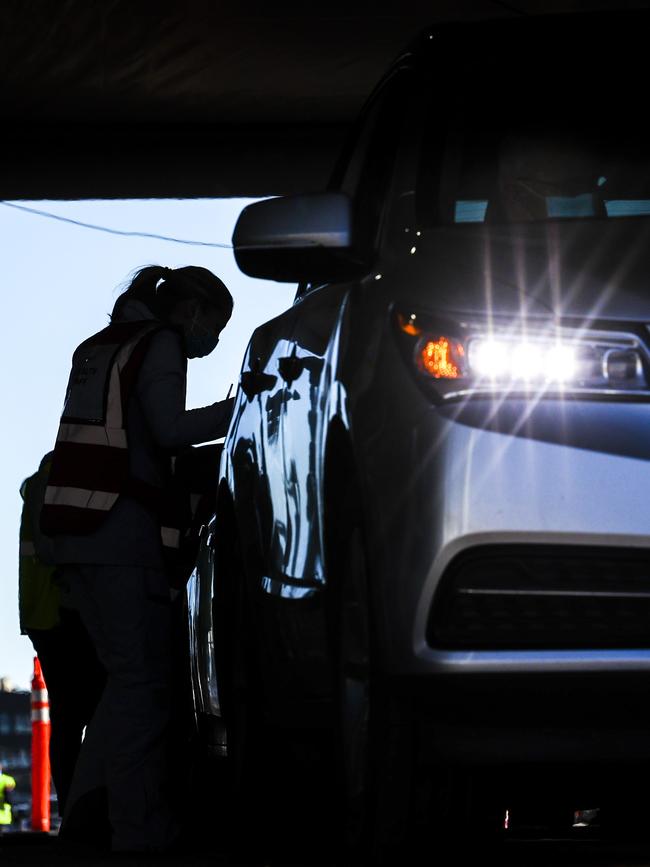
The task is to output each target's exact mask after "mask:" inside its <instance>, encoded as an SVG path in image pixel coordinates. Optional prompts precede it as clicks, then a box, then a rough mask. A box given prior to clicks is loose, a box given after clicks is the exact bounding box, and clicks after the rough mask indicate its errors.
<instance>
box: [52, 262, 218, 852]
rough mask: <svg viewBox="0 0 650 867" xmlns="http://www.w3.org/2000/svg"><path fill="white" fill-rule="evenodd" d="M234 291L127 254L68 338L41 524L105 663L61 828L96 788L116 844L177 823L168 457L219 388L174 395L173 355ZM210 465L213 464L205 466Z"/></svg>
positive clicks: (199, 272)
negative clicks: (129, 271)
mask: <svg viewBox="0 0 650 867" xmlns="http://www.w3.org/2000/svg"><path fill="white" fill-rule="evenodd" d="M232 307H233V300H232V296H231V295H230V292H229V291H228V289H227V288H226V286H225V285H224V284H223V282H222V281H221V280H220V279H219V278H218V277H217V276H216V275H214V274H213V273H212V272H210V271H208V270H207V269H206V268H199V267H193V266H188V267H183V268H176V269H172V268H165V267H162V266H155V265H154V266H149V267H145V268H142V269H141V270H140V271H138V272H137V274H136V275H135V276H134V278H133V279H132V281H131V283H130V284H129V286H128V288H127V289H126V290H125V291H124V292H123V293H122V295H120V296H119V297H118V299H117V301H116V303H115V305H114V308H113V312H112V315H111V318H110V322H109V324H108V326H107V327H105V328H104V329H102V330H101V331H99V332H98V333H97V334H94V335H93V336H91V337H89V338H88V339H87V340H85V341H84V342H83V343H82V344H81V345H80V346H79V347H78V348H77V349H76V350H75V352H74V354H73V358H72V367H71V372H70V377H69V380H68V387H67V391H66V396H65V401H64V408H63V413H62V416H61V420H60V424H59V429H58V434H57V438H56V444H55V447H54V455H53V458H52V467H51V470H50V476H49V480H48V484H47V488H46V491H45V498H44V505H43V509H42V511H41V528H42V530H43V532H45V533H46V534H48V535H51V536H52V537H53V541H54V551H55V561H56V563H57V564H58V565H59V567H60V570H61V581H62V585H63V586H64V588H65V592H66V593H67V592H69V595H70V599H71V601H72V603H73V604H74V606H75V607H76V608H77V610H78V611H79V613H80V614H81V618H82V620H83V622H84V625H85V626H86V628H87V630H88V632H89V634H90V636H91V639H92V641H93V644H94V646H95V648H96V650H97V654H98V656H99V658H100V660H101V662H102V663H103V665H104V667H105V669H106V672H107V684H106V689H105V691H104V693H103V695H102V698H101V700H100V703H99V706H98V708H97V711H96V713H95V715H94V716H93V719H92V720H91V722H90V725H89V726H88V729H87V731H86V736H85V738H84V742H83V745H82V748H81V753H80V756H79V760H78V762H77V766H76V770H75V775H74V778H73V781H72V787H71V791H70V796H69V799H68V803H67V805H66V811H65V813H64V816H63V822H62V824H61V829H60V836H61V837H62V839H63V840H65V839H66V838H67V839H68V840H69V841H70V842H71V843H72V842H73V841H74V839H75V837H76V839H79V836H80V835H81V834H83V826H84V823H83V822H81V821H79V819H78V817H79V815H80V814H81V813H82V812H83V811H82V804H83V803H84V801H85V800H86V799H87V798H88V797H90V796H91V794H92V792H93V791H96V790H97V789H98V788H100V787H102V786H105V787H106V790H107V795H108V816H109V821H110V826H111V829H112V836H111V841H110V845H111V848H112V850H113V851H116V852H134V853H135V852H144V851H165V850H167V849H168V848H170V846H173V845H174V844H175V841H176V840H177V839H178V836H179V832H180V825H179V811H178V809H177V807H176V806H175V805H174V803H173V801H172V800H171V793H172V791H173V782H172V779H171V775H170V771H169V763H168V742H169V726H170V718H171V706H172V701H175V702H178V700H179V698H178V696H173V695H172V689H173V660H172V658H171V653H172V650H171V647H172V641H173V627H172V610H173V609H172V597H175V598H176V599H178V598H181V597H179V592H178V591H179V590H180V589H182V582H183V580H185V578H186V577H187V576H185V577H184V568H185V564H184V562H183V559H184V555H183V544H182V542H183V538H184V535H185V528H186V527H187V526H188V523H189V521H190V519H191V515H188V511H190V504H189V500H188V498H184V497H183V498H179V497H178V495H177V494H176V493H175V491H174V484H173V479H174V467H175V462H176V459H177V457H178V455H179V454H180V453H181V452H183V451H184V450H186V449H188V448H189V447H190V446H193V445H197V444H199V443H210V442H213V441H214V440H217V439H219V438H220V437H222V436H224V435H225V434H226V432H227V429H228V425H229V422H230V416H231V414H232V410H233V401H232V400H225V401H216V402H215V403H213V404H211V405H209V406H205V407H201V408H198V409H191V410H188V409H186V406H185V397H186V383H187V359H188V358H201V357H204V356H206V355H208V354H209V353H210V352H212V351H213V350H214V349H215V348H216V346H217V343H218V342H219V335H220V333H221V331H222V330H223V329H224V328H225V327H226V324H227V323H228V320H229V319H230V316H231V313H232ZM217 469H218V468H217V467H216V466H215V467H214V468H213V472H214V475H216V473H217Z"/></svg>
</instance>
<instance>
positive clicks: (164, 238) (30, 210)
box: [0, 199, 232, 250]
mask: <svg viewBox="0 0 650 867" xmlns="http://www.w3.org/2000/svg"><path fill="white" fill-rule="evenodd" d="M0 205H5V207H7V208H16V210H18V211H26V212H27V213H28V214H36V215H37V216H39V217H49V219H51V220H59V221H60V222H61V223H71V224H72V225H73V226H81V227H82V228H83V229H94V230H95V231H96V232H107V233H108V234H109V235H120V236H121V237H124V238H153V239H154V240H156V241H170V242H172V243H173V244H191V245H192V246H194V247H218V248H219V249H221V250H232V244H218V243H213V242H211V241H190V240H187V239H185V238H172V237H171V236H169V235H157V234H155V233H153V232H127V231H124V230H123V229H111V228H109V227H108V226H97V225H95V224H94V223H84V222H82V221H81V220H73V219H72V218H71V217H62V216H61V215H60V214H52V213H51V212H50V211H41V210H39V209H38V208H28V207H27V206H26V205H17V204H16V203H15V202H5V201H4V200H3V199H0Z"/></svg>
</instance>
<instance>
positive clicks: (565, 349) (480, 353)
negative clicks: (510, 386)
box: [469, 337, 577, 382]
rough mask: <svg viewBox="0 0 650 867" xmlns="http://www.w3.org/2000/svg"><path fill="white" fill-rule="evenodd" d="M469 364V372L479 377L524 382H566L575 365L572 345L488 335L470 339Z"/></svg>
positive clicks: (574, 369)
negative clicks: (498, 337)
mask: <svg viewBox="0 0 650 867" xmlns="http://www.w3.org/2000/svg"><path fill="white" fill-rule="evenodd" d="M469 364H470V367H471V370H472V373H473V374H474V375H475V376H477V377H480V378H482V379H492V380H495V379H496V380H504V379H506V380H510V381H518V380H519V381H521V380H523V381H525V382H530V381H535V382H540V381H547V382H567V381H569V380H571V379H572V378H573V377H574V376H575V373H576V367H577V365H576V350H575V347H573V346H570V345H567V344H547V343H543V342H541V341H539V342H538V341H514V340H512V341H508V340H496V339H494V338H492V337H486V338H482V337H481V338H474V339H473V340H472V341H471V343H470V351H469Z"/></svg>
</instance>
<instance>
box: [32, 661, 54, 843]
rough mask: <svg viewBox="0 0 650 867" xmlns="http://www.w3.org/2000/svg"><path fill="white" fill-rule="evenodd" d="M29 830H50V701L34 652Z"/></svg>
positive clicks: (39, 664)
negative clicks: (30, 822) (30, 813)
mask: <svg viewBox="0 0 650 867" xmlns="http://www.w3.org/2000/svg"><path fill="white" fill-rule="evenodd" d="M32 830H33V831H49V830H50V702H49V699H48V695H47V688H46V686H45V680H44V679H43V672H42V671H41V663H40V662H39V659H38V656H35V657H34V677H33V678H32Z"/></svg>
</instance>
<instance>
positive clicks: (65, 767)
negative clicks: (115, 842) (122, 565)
mask: <svg viewBox="0 0 650 867" xmlns="http://www.w3.org/2000/svg"><path fill="white" fill-rule="evenodd" d="M52 454H53V453H52V452H48V454H46V455H45V456H44V457H43V458H42V460H41V462H40V464H39V467H38V470H37V471H36V472H35V473H33V475H31V476H29V477H28V478H27V479H25V481H24V482H23V483H22V485H21V487H20V495H21V497H22V499H23V506H22V513H21V520H20V549H19V550H20V556H19V566H18V581H19V584H18V612H19V619H20V631H21V633H22V634H23V635H27V636H28V637H29V639H30V640H31V642H32V645H33V646H34V650H35V651H36V654H37V656H38V658H39V660H40V663H41V668H42V670H43V676H44V678H45V684H46V686H47V690H48V698H49V703H50V720H51V734H50V764H51V767H52V779H53V781H54V788H55V789H56V794H57V805H58V810H59V814H60V815H61V816H63V813H64V810H65V805H66V801H67V798H68V793H69V791H70V784H71V782H72V776H73V773H74V769H75V765H76V762H77V757H78V755H79V750H80V749H81V743H82V740H83V732H84V729H85V727H86V726H87V725H88V723H89V722H90V720H91V718H92V715H93V713H94V712H95V708H96V707H97V704H98V702H99V699H100V696H101V693H102V690H103V689H104V685H105V682H106V674H105V671H104V669H103V667H102V665H101V664H100V662H99V660H98V659H97V654H96V653H95V649H94V647H93V644H92V642H91V640H90V637H89V636H88V633H87V632H86V630H85V628H84V625H83V623H82V622H81V618H80V617H79V614H78V613H77V612H76V611H75V610H74V609H72V608H70V607H69V606H68V605H66V604H65V600H62V598H61V588H60V586H59V584H58V582H57V568H56V566H55V564H54V550H53V545H52V540H51V538H49V537H48V536H46V535H44V534H43V533H42V532H41V529H40V511H41V508H42V505H43V500H44V497H45V489H46V487H47V482H48V478H49V472H50V467H51V463H52Z"/></svg>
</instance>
